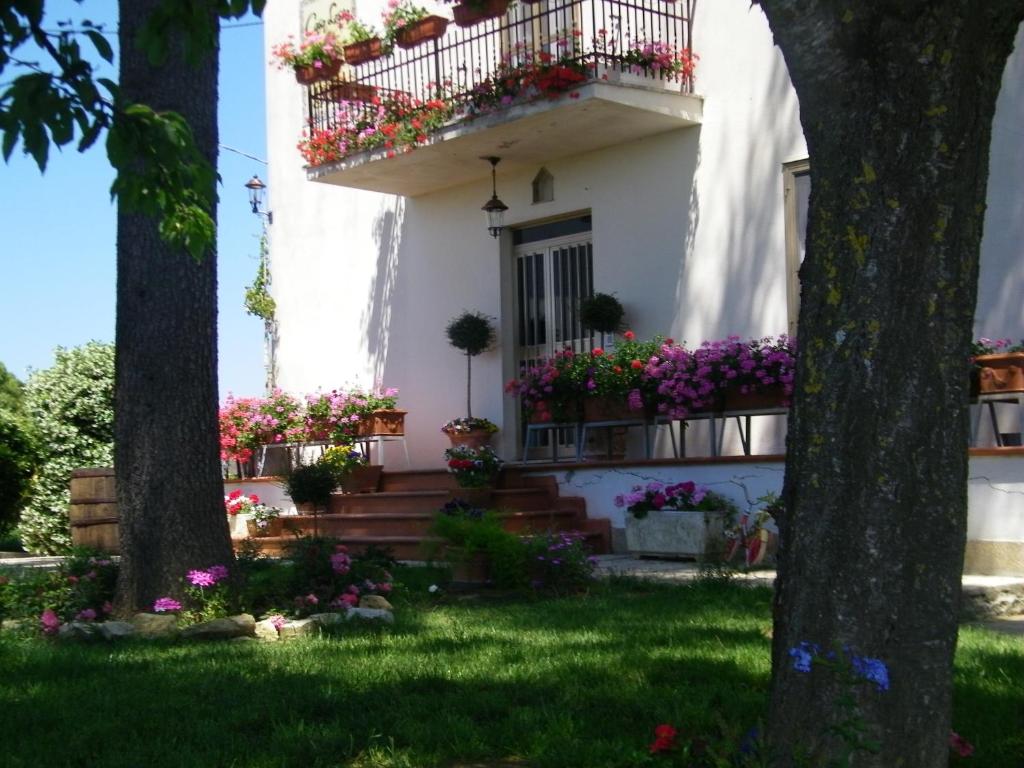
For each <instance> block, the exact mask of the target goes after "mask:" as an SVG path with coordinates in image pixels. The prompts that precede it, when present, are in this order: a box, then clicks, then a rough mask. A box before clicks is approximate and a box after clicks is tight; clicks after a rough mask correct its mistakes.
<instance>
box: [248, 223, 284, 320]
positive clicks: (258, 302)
mask: <svg viewBox="0 0 1024 768" xmlns="http://www.w3.org/2000/svg"><path fill="white" fill-rule="evenodd" d="M269 253H270V251H269V248H268V247H267V235H266V233H264V234H263V235H261V236H260V263H259V266H258V267H257V268H256V278H255V279H254V280H253V281H252V285H249V286H246V288H245V311H246V312H248V313H249V314H250V315H255V316H256V317H258V318H260V319H262V320H264V321H265V322H268V323H272V322H273V321H274V311H275V310H276V309H277V304H276V302H275V301H274V297H273V296H271V295H270V264H269V261H268V259H267V256H268V255H269Z"/></svg>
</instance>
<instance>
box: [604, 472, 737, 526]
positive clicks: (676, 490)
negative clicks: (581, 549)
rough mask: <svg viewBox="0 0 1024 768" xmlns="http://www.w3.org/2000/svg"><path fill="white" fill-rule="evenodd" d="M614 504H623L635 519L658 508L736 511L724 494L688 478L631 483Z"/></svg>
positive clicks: (621, 505)
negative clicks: (665, 481) (667, 482)
mask: <svg viewBox="0 0 1024 768" xmlns="http://www.w3.org/2000/svg"><path fill="white" fill-rule="evenodd" d="M615 506H616V507H619V508H620V509H621V508H623V507H625V509H626V511H627V512H628V513H629V514H631V515H633V517H635V518H637V519H641V518H644V517H647V513H648V512H652V511H661V510H676V511H680V512H685V511H698V512H712V511H716V510H721V511H726V512H729V513H732V514H735V513H736V512H737V509H736V505H735V504H733V502H732V501H730V500H729V499H727V498H726V497H725V496H722V495H721V494H719V493H715V492H714V491H712V490H711V489H710V488H708V487H707V486H704V485H697V484H696V483H694V482H693V481H691V480H686V481H684V482H681V483H670V484H666V483H662V482H657V481H655V482H650V483H647V485H634V486H633V489H632V490H631V491H630V492H629V493H622V494H619V495H617V496H616V497H615Z"/></svg>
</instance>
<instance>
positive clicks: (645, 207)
mask: <svg viewBox="0 0 1024 768" xmlns="http://www.w3.org/2000/svg"><path fill="white" fill-rule="evenodd" d="M321 4H323V5H333V6H337V5H339V4H338V3H327V2H326V0H323V1H322V3H321ZM381 5H382V3H380V2H377V3H375V4H373V3H370V4H366V5H365V6H364V3H363V0H359V2H358V8H357V12H358V15H359V16H360V17H362V18H364V19H366V20H371V21H375V22H376V21H378V19H379V8H380V6H381ZM441 8H442V10H441V11H440V12H441V13H442V14H447V15H450V13H449V12H448V11H447V10H446V7H445V6H441ZM264 23H265V29H266V42H267V50H268V51H269V48H270V46H271V45H273V44H274V43H277V42H280V41H281V40H283V39H284V38H285V37H286V36H287V35H289V34H294V35H298V33H299V31H300V23H301V21H300V9H299V3H296V2H289V1H288V0H270V2H269V3H268V5H267V8H266V11H265V14H264ZM693 41H694V50H695V51H696V53H697V54H698V55H699V56H700V59H699V62H698V65H697V80H696V92H697V94H698V95H699V96H701V97H702V98H703V114H702V116H701V120H700V125H698V126H694V127H686V128H680V129H678V130H673V131H670V132H667V133H662V134H660V135H657V136H655V137H653V138H648V139H644V140H642V141H633V142H628V143H623V144H619V145H616V146H614V147H610V148H607V149H602V150H599V151H594V152H590V153H587V154H582V155H576V156H565V154H564V153H560V154H559V155H557V156H551V157H550V158H547V159H545V160H544V162H543V166H544V167H546V168H547V169H548V171H549V172H550V173H551V174H552V176H553V177H554V190H555V193H554V200H553V201H552V202H546V203H538V204H534V203H532V202H531V181H532V179H533V177H534V175H535V174H536V172H537V171H539V169H540V167H541V165H540V164H538V165H537V166H536V167H533V168H530V169H528V170H521V171H517V172H506V171H504V170H503V167H502V166H499V167H498V193H499V195H500V197H501V198H502V200H503V201H504V202H505V203H507V204H508V206H509V211H508V214H507V217H506V223H507V225H508V226H509V227H512V228H514V227H520V226H523V225H528V224H531V223H535V222H539V221H542V220H546V219H550V218H553V217H559V216H563V215H566V214H570V213H578V212H587V213H589V214H590V215H591V216H592V220H593V230H592V236H593V248H594V289H595V290H597V291H604V292H610V293H614V294H615V295H616V296H617V297H618V298H619V299H620V300H621V301H622V303H623V304H624V305H625V307H626V311H627V322H628V325H629V326H630V327H631V328H632V329H633V330H634V331H635V332H636V333H637V335H638V336H639V337H641V338H646V337H650V336H653V335H655V334H662V335H665V336H670V337H673V338H675V339H677V340H685V341H687V342H688V343H690V344H698V343H700V342H701V341H702V340H704V339H716V338H724V337H725V336H727V335H729V334H732V333H735V334H739V335H741V336H744V337H749V336H763V335H775V334H778V333H782V332H785V331H786V329H787V316H788V309H787V277H786V248H785V215H784V208H783V176H782V168H783V164H784V163H788V162H791V161H795V160H799V159H803V158H806V156H807V150H806V145H805V142H804V140H803V135H802V132H801V130H800V124H799V107H798V103H797V98H796V95H795V92H794V91H793V88H792V85H791V83H790V81H789V77H788V74H787V71H786V67H785V63H784V61H783V59H782V56H781V54H780V52H779V51H778V49H776V48H775V47H774V45H773V41H772V35H771V32H770V30H769V28H768V24H767V21H766V19H765V17H764V14H763V13H762V12H761V10H760V9H759V8H758V7H757V6H756V5H754V6H752V5H751V4H750V3H749V2H748V0H699V2H698V6H697V11H696V15H695V23H694V33H693ZM1022 46H1024V33H1019V34H1018V38H1017V50H1016V51H1015V53H1014V54H1013V56H1012V57H1011V59H1010V61H1009V63H1008V65H1007V69H1006V74H1005V76H1004V87H1003V91H1002V93H1001V96H1000V99H999V103H998V108H997V115H996V120H995V125H994V134H993V142H992V159H991V175H990V181H989V194H988V210H987V214H986V222H985V239H984V242H983V248H982V270H981V280H980V295H979V300H978V310H977V319H976V331H977V334H978V335H988V336H992V337H996V336H999V337H1001V336H1010V337H1012V338H1014V339H1020V338H1024V302H1022V301H1021V295H1022V287H1024V259H1022V258H1021V254H1020V251H1019V248H1020V243H1022V242H1024V185H1022V184H1021V180H1022V179H1024V136H1022V133H1024V127H1022V126H1024V55H1022V53H1021V51H1020V48H1021V47H1022ZM268 66H269V65H268ZM267 105H268V114H267V138H268V152H269V159H270V168H269V178H268V186H269V190H268V191H269V198H270V204H269V208H270V209H272V211H273V225H272V226H271V227H270V250H271V259H272V262H271V263H272V270H273V287H272V291H273V295H274V298H275V300H276V302H277V318H278V322H279V344H278V347H277V364H278V384H279V385H280V386H281V387H282V388H283V389H285V390H287V391H291V392H294V393H306V392H313V391H316V390H317V389H331V388H334V387H339V386H343V385H345V384H356V383H358V384H362V385H372V384H373V383H374V382H375V381H379V382H382V383H384V384H385V385H387V386H393V387H398V388H399V389H400V392H401V395H400V407H401V408H404V409H407V410H408V411H409V415H408V417H407V422H406V426H407V435H408V447H409V451H410V454H411V457H412V466H413V467H414V468H430V467H440V466H441V465H442V460H443V450H444V448H445V447H446V445H447V440H446V438H445V437H444V436H443V435H442V434H441V433H440V426H441V424H442V423H444V422H445V421H446V420H448V419H450V418H454V417H457V416H462V415H465V414H464V410H465V406H464V401H465V365H464V362H465V361H464V358H463V357H462V356H461V355H460V354H459V353H458V352H457V351H456V350H454V349H452V348H450V347H449V346H448V344H447V341H446V339H445V336H444V328H445V326H446V324H447V322H448V321H449V320H450V319H451V318H452V317H453V316H454V315H456V314H458V313H460V312H461V311H462V310H467V309H468V310H479V311H482V312H484V313H486V314H488V315H491V316H492V317H494V318H496V319H497V321H498V323H497V324H498V327H499V329H500V330H499V344H498V346H497V348H496V349H495V350H493V351H490V352H487V353H485V354H483V355H481V356H480V357H478V358H476V359H475V360H474V362H473V381H474V385H473V392H474V405H473V412H474V415H476V416H484V417H487V418H489V419H491V420H492V421H494V422H496V423H497V424H498V425H499V426H501V427H502V432H501V433H500V435H499V436H500V448H501V452H502V453H503V455H505V456H506V457H509V458H513V457H517V456H518V455H519V453H520V452H521V448H520V447H519V446H518V437H517V436H516V435H515V432H514V424H515V411H514V403H513V402H512V401H511V399H509V398H508V397H507V396H504V394H503V382H504V381H506V380H507V379H509V378H511V377H513V376H514V375H515V369H514V349H513V348H514V344H515V341H514V338H513V329H512V323H511V321H510V318H511V316H512V292H511V277H512V246H511V239H510V238H509V236H508V233H507V232H506V234H505V235H504V236H503V238H501V239H500V240H494V239H492V238H491V237H490V236H489V235H488V234H487V231H486V228H485V224H484V216H483V214H482V213H481V211H480V206H481V205H482V203H483V202H484V201H486V200H487V199H488V197H490V194H491V189H490V179H489V178H488V179H486V180H484V179H481V180H480V181H478V182H473V183H469V184H464V185H461V186H457V187H454V188H450V189H444V190H441V191H437V192H432V193H428V194H423V195H419V196H417V197H400V196H396V195H387V194H381V193H376V192H367V191H361V190H356V189H351V188H341V187H337V186H332V185H330V184H325V183H319V182H314V181H310V180H308V179H307V173H306V170H305V169H304V167H303V161H302V159H301V157H300V155H299V153H298V152H297V151H296V148H295V144H296V142H297V140H298V138H299V135H300V133H301V131H302V128H303V120H304V117H303V115H304V105H305V95H304V89H303V88H301V87H300V86H298V85H297V84H296V83H295V80H294V78H293V76H292V74H291V72H289V71H279V70H276V69H274V68H273V67H269V69H268V75H267ZM494 154H501V152H500V149H499V148H495V150H494ZM385 162H386V161H385ZM480 162H481V163H482V161H480ZM484 170H486V169H484ZM506 425H509V427H508V428H506ZM702 429H703V427H702V426H701V425H696V426H695V427H694V428H693V429H692V430H691V442H690V445H691V446H694V445H703V444H705V442H704V441H705V438H704V437H702ZM780 433H781V425H776V427H775V428H774V429H764V428H761V429H759V430H758V433H757V435H756V437H755V453H756V452H779V451H780V450H781V445H782V444H781V438H780ZM659 445H660V446H661V450H662V451H664V449H665V446H666V442H665V440H664V439H661V440H659ZM705 453H706V452H705ZM691 454H692V451H691ZM400 455H401V451H398V450H392V451H390V452H389V455H388V457H389V460H388V462H387V463H388V465H389V468H392V469H401V468H404V462H403V461H401V460H398V461H397V462H395V461H392V459H398V458H399V457H400ZM975 463H976V462H975ZM722 471H724V472H729V471H731V470H730V469H724V470H722ZM973 471H974V465H973V464H972V476H973ZM652 473H653V474H663V472H662V471H661V470H657V471H655V470H652ZM775 473H776V470H775V469H772V470H771V472H770V473H769V475H768V476H767V477H768V478H769V479H771V478H775V477H776V474H775ZM646 474H647V473H646V470H645V476H646ZM670 474H671V475H672V476H676V475H677V474H678V473H676V472H672V473H670ZM712 474H713V472H712ZM588 476H589V474H588ZM723 477H724V475H723ZM758 482H760V480H759V481H758ZM765 482H768V479H766V480H765ZM602 487H603V486H602ZM601 493H602V494H603V493H604V490H602V491H601ZM985 498H986V499H989V497H987V496H986V497H985ZM971 500H972V521H971V531H972V536H982V537H986V538H993V537H994V538H995V539H1002V538H1004V537H1008V536H1011V535H1012V536H1013V539H1014V540H1017V541H1020V540H1022V539H1024V529H1022V528H1021V526H1022V525H1024V522H1022V521H1024V503H1022V502H1021V501H1020V497H1019V496H1018V497H1017V500H1016V501H1015V502H1013V503H1014V504H1015V505H1016V506H1014V510H1015V511H1014V512H1013V513H1012V514H1009V515H1008V514H1007V513H1006V512H1005V509H1003V507H1004V506H1005V504H1001V505H997V506H999V510H1000V511H999V512H998V513H997V514H993V516H991V518H990V517H984V516H983V517H977V514H980V512H979V504H980V505H982V506H988V505H989V500H990V499H989V500H986V501H984V502H982V501H981V497H980V496H978V495H977V494H976V493H973V492H972V496H971ZM588 501H590V499H589V498H588ZM595 501H596V499H595ZM1004 501H1005V500H1004ZM1007 503H1009V502H1007ZM605 512H606V506H604V505H597V504H595V505H594V506H592V507H590V514H591V515H595V514H596V515H597V516H603V514H604V513H605ZM607 514H608V515H611V516H613V517H614V512H611V511H607ZM1014 516H1016V517H1014ZM1008 518H1012V519H1013V521H1014V522H1008ZM1004 522H1005V523H1006V524H1005V525H1004V524H1003V523H1004ZM615 524H616V525H621V521H620V522H616V523H615Z"/></svg>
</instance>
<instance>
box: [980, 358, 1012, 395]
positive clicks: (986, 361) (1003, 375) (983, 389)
mask: <svg viewBox="0 0 1024 768" xmlns="http://www.w3.org/2000/svg"><path fill="white" fill-rule="evenodd" d="M974 364H975V365H976V366H977V370H978V380H977V381H978V394H982V395H998V394H1006V393H1011V392H1024V352H1007V353H1004V354H1001V355H978V357H976V358H974Z"/></svg>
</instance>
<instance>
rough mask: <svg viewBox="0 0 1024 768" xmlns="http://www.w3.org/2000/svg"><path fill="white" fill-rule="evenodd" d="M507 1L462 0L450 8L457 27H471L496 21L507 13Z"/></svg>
mask: <svg viewBox="0 0 1024 768" xmlns="http://www.w3.org/2000/svg"><path fill="white" fill-rule="evenodd" d="M508 3H509V0H464V2H462V3H460V4H459V5H456V6H453V7H452V16H454V17H455V25H456V26H457V27H472V26H473V25H474V24H479V23H480V22H481V21H487V19H497V18H499V17H501V16H504V15H505V14H506V13H508Z"/></svg>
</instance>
